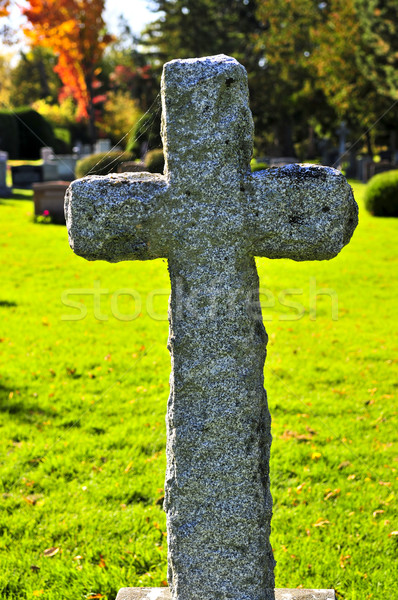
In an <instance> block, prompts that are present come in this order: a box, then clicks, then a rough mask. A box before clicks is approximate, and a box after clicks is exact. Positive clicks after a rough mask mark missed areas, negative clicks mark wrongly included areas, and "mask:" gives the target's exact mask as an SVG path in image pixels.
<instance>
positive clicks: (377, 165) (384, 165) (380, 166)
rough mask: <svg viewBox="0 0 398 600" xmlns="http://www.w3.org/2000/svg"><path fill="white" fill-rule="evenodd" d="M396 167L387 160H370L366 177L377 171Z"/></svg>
mask: <svg viewBox="0 0 398 600" xmlns="http://www.w3.org/2000/svg"><path fill="white" fill-rule="evenodd" d="M394 169H396V167H395V166H394V165H393V164H392V163H391V162H389V161H388V160H380V161H379V162H371V163H369V165H368V173H367V175H368V179H370V178H371V177H373V176H374V175H378V174H379V173H385V172H386V171H393V170H394Z"/></svg>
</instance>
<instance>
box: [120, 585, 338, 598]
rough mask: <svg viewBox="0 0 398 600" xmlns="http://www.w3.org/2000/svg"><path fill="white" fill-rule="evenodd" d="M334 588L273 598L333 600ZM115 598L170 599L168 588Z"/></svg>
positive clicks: (283, 591) (127, 591)
mask: <svg viewBox="0 0 398 600" xmlns="http://www.w3.org/2000/svg"><path fill="white" fill-rule="evenodd" d="M335 598H336V596H335V593H334V590H304V589H296V590H294V589H284V588H280V589H276V590H275V600H335ZM116 600H171V594H170V590H169V588H122V589H121V590H120V591H119V593H118V595H117V597H116Z"/></svg>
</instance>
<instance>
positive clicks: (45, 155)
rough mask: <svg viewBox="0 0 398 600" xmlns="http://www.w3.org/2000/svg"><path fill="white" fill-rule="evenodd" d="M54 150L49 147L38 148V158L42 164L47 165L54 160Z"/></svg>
mask: <svg viewBox="0 0 398 600" xmlns="http://www.w3.org/2000/svg"><path fill="white" fill-rule="evenodd" d="M54 157H55V156H54V150H53V149H52V148H50V147H49V146H44V147H43V148H40V158H41V159H42V161H43V162H44V163H49V162H51V161H52V160H54Z"/></svg>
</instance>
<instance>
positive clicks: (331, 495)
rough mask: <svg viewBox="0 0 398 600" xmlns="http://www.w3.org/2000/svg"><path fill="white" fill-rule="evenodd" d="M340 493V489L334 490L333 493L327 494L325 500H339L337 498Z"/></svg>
mask: <svg viewBox="0 0 398 600" xmlns="http://www.w3.org/2000/svg"><path fill="white" fill-rule="evenodd" d="M340 492H341V490H340V488H336V489H335V490H332V491H331V492H329V493H328V494H326V496H325V498H324V500H329V499H330V498H337V496H338V495H339V494H340Z"/></svg>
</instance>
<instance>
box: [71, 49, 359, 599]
mask: <svg viewBox="0 0 398 600" xmlns="http://www.w3.org/2000/svg"><path fill="white" fill-rule="evenodd" d="M162 101H163V124H162V135H163V142H164V151H165V161H166V166H165V174H164V176H161V175H151V174H149V173H140V174H123V175H110V176H107V177H87V178H84V179H82V180H78V181H75V182H74V183H72V185H71V186H70V188H69V191H68V193H67V196H66V218H67V224H68V229H69V237H70V243H71V246H72V248H73V249H74V251H75V252H76V253H77V254H79V255H81V256H84V257H85V258H87V259H89V260H96V259H101V260H108V261H118V260H133V259H139V260H146V259H151V258H157V257H167V258H168V266H169V273H170V280H171V298H170V311H169V319H170V336H169V349H170V352H171V361H172V373H171V379H170V387H171V390H170V398H169V403H168V408H167V461H168V462H167V473H166V483H165V510H166V514H167V526H168V544H169V573H168V581H169V584H170V588H171V594H172V597H173V599H174V600H176V599H177V600H214V598H215V590H216V591H217V600H271V599H273V598H274V576H273V568H274V564H275V563H274V559H273V555H272V550H271V546H270V542H269V535H270V521H271V513H272V499H271V494H270V490H269V451H270V444H271V433H270V415H269V412H268V407H267V401H266V393H265V390H264V388H263V365H264V360H265V355H266V334H265V330H264V327H263V324H262V320H261V309H260V305H259V299H258V276H257V272H256V268H255V262H254V256H255V255H260V256H268V257H270V258H282V257H288V258H293V259H294V260H308V259H311V260H312V259H315V260H322V259H328V258H331V257H333V256H335V255H336V254H337V253H338V252H339V251H340V250H341V248H342V247H343V246H344V244H346V243H347V242H348V241H349V239H350V237H351V234H352V232H353V230H354V228H355V226H356V223H357V207H356V204H355V202H354V200H353V197H352V192H351V188H350V186H349V185H348V184H347V182H346V181H345V179H344V177H343V176H342V175H341V173H340V172H338V171H335V170H333V169H330V168H322V167H316V166H310V165H307V166H299V165H289V166H287V167H283V168H281V169H275V170H272V171H266V172H260V173H258V174H254V175H252V174H251V173H250V169H249V160H250V157H251V153H252V135H253V123H252V118H251V114H250V110H249V104H248V90H247V77H246V72H245V70H244V68H243V67H242V66H241V65H240V64H239V63H237V62H236V61H235V60H234V59H232V58H229V57H226V56H223V55H221V56H216V57H210V58H204V59H192V60H177V61H172V62H170V63H168V64H166V65H165V67H164V72H163V78H162Z"/></svg>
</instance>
